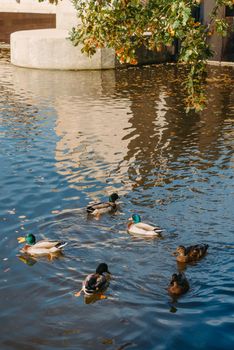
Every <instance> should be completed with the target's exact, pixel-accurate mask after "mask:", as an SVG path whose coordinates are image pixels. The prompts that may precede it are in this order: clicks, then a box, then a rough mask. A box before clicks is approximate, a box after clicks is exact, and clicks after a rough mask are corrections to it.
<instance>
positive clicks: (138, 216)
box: [132, 214, 141, 224]
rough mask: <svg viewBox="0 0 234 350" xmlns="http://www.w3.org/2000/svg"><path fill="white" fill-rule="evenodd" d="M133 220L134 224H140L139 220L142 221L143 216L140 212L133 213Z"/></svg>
mask: <svg viewBox="0 0 234 350" xmlns="http://www.w3.org/2000/svg"><path fill="white" fill-rule="evenodd" d="M132 220H133V222H134V224H138V223H139V222H141V217H140V215H138V214H133V215H132Z"/></svg>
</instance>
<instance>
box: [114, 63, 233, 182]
mask: <svg viewBox="0 0 234 350" xmlns="http://www.w3.org/2000/svg"><path fill="white" fill-rule="evenodd" d="M178 79H183V70H182V69H180V68H179V69H177V68H176V67H175V66H166V67H165V66H164V67H162V66H161V67H155V68H153V69H152V68H143V69H135V70H134V71H133V70H131V71H120V72H118V74H117V91H118V93H119V94H121V95H123V94H124V96H127V97H128V98H129V99H130V100H131V102H132V104H131V111H132V114H133V116H132V117H130V119H129V122H130V123H131V124H132V127H131V128H130V131H129V133H128V135H126V136H125V138H124V139H129V140H130V141H129V144H128V152H127V155H126V156H125V157H124V160H125V161H126V162H128V163H129V164H130V165H129V169H128V173H129V178H130V180H132V181H133V182H134V183H135V186H136V187H139V186H144V188H146V187H152V186H155V185H161V184H164V183H170V182H171V181H173V180H174V179H172V178H171V172H172V169H173V167H174V164H175V163H176V162H178V161H181V158H182V159H183V160H182V161H183V167H184V169H186V168H188V169H189V168H190V167H191V165H195V166H196V167H199V168H202V169H203V168H204V169H206V168H207V167H209V166H211V163H210V162H207V158H208V160H209V159H210V160H212V161H213V160H217V159H218V158H219V154H220V152H219V147H220V144H219V138H220V135H221V133H222V130H223V125H224V122H225V119H226V118H227V117H228V115H229V114H230V109H228V104H227V99H226V97H227V95H230V92H231V91H230V87H224V86H217V87H215V88H214V89H212V91H210V90H209V89H208V97H209V100H210V103H209V106H208V108H207V109H206V110H205V111H204V112H202V113H200V114H199V115H198V114H195V113H191V114H189V115H186V114H185V113H184V109H183V98H184V96H183V93H182V91H179V90H178V84H177V80H178ZM230 86H231V85H230ZM190 155H191V157H190ZM203 158H205V161H203ZM167 174H168V176H167ZM177 176H178V174H177Z"/></svg>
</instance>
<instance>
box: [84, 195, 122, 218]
mask: <svg viewBox="0 0 234 350" xmlns="http://www.w3.org/2000/svg"><path fill="white" fill-rule="evenodd" d="M117 199H119V196H118V194H117V193H112V194H111V195H110V197H109V201H108V202H99V203H92V204H90V205H88V207H87V213H88V214H91V215H94V216H99V215H101V214H105V213H111V212H114V211H116V209H117V205H116V203H115V201H117Z"/></svg>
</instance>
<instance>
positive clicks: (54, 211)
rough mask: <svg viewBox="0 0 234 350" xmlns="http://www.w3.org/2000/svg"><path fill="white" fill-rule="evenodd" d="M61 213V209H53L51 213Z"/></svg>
mask: <svg viewBox="0 0 234 350" xmlns="http://www.w3.org/2000/svg"><path fill="white" fill-rule="evenodd" d="M59 213H60V211H59V210H52V211H51V214H59Z"/></svg>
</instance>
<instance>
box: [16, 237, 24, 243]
mask: <svg viewBox="0 0 234 350" xmlns="http://www.w3.org/2000/svg"><path fill="white" fill-rule="evenodd" d="M17 240H18V243H24V242H25V241H26V238H25V237H18V238H17Z"/></svg>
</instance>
